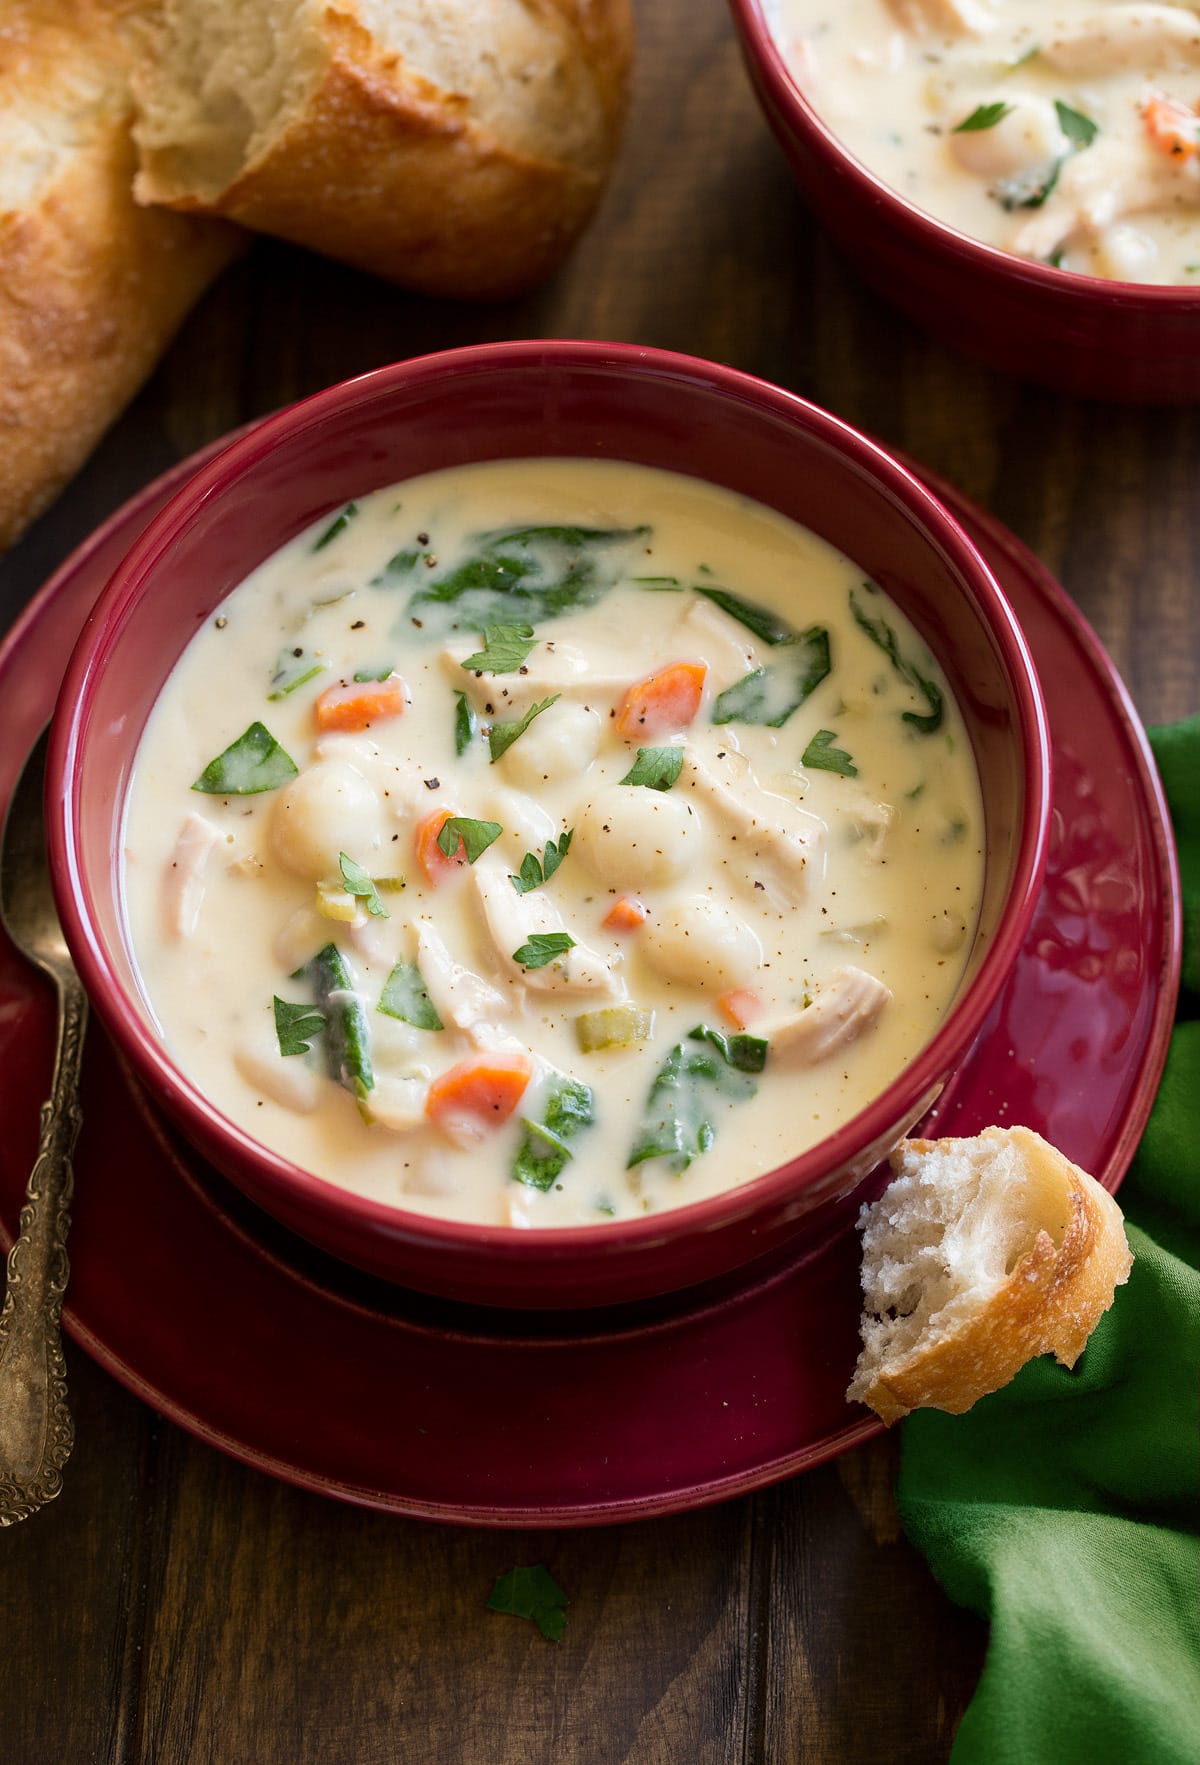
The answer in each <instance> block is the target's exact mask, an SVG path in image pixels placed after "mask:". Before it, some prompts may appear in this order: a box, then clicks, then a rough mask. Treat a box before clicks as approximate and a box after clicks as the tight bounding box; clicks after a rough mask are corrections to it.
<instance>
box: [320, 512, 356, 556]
mask: <svg viewBox="0 0 1200 1765" xmlns="http://www.w3.org/2000/svg"><path fill="white" fill-rule="evenodd" d="M357 513H358V504H357V503H347V504H346V506H345V508H344V509H343V510H342V512H341V514H340V515H338V516H337V517H336V519H335V520H333V521H331V522H330V523H329V526H328V527H327V528H326V529H325V531H324V533H322V535H321V537H320V538H319V539H318V540H316V541H315V542H314V544H313V548H312V549H313V551H314V552H323V551H324V550H325V547H326V546H327V545H328V544H329V542H330V541H331V540H334V539H336V538H337V536H338V534H339V533H344V532H345V531H346V529H347V527H349V525H350V523H351V521H353V519H354V517H355V515H357Z"/></svg>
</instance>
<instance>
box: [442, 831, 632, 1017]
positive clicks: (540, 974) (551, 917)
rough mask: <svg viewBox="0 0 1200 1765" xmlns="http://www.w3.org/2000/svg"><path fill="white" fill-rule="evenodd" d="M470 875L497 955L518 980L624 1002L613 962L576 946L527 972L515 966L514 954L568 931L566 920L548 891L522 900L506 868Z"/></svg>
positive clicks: (487, 867) (539, 988)
mask: <svg viewBox="0 0 1200 1765" xmlns="http://www.w3.org/2000/svg"><path fill="white" fill-rule="evenodd" d="M472 876H473V880H474V883H475V889H476V893H477V895H478V897H479V904H480V906H481V908H482V909H483V917H484V920H485V922H486V924H487V929H488V935H489V936H490V938H491V940H492V944H493V946H494V948H495V951H496V955H497V956H498V958H499V959H500V961H501V963H502V964H503V965H504V967H505V969H506V970H508V972H510V973H511V974H512V976H513V978H514V979H517V980H520V981H521V982H523V984H524V985H525V986H526V987H528V988H530V989H531V991H534V992H559V993H562V992H567V993H590V994H594V995H599V996H600V997H602V998H605V999H613V1000H617V999H623V998H624V997H625V985H624V982H623V981H622V980H621V979H620V977H619V976H618V975H617V974H616V972H615V971H614V969H613V967H612V965H611V963H610V962H609V961H607V960H606V958H605V957H603V956H601V955H600V954H599V953H598V952H597V951H595V950H592V949H590V948H589V947H588V946H587V945H586V944H583V943H580V942H578V941H576V943H575V944H574V945H573V947H572V948H571V949H569V950H567V951H566V952H565V953H564V954H563V955H562V956H556V957H555V958H554V959H553V961H551V962H548V963H546V964H545V966H544V967H542V968H523V967H522V966H521V964H520V963H519V962H515V961H514V960H513V953H514V951H516V950H519V949H520V948H521V946H522V945H523V944H525V943H527V942H528V940H529V939H530V938H532V937H536V936H538V935H546V934H553V933H555V932H566V930H567V924H566V921H565V920H564V918H563V916H562V914H561V913H560V912H559V910H558V908H557V907H556V906H555V904H554V902H553V901H552V900H551V898H550V896H549V895H548V894H547V893H546V891H545V890H544V889H534V890H531V891H530V892H529V893H528V894H525V895H518V893H517V891H516V890H515V889H514V888H513V886H512V878H511V876H510V875H509V872H508V870H507V869H506V868H505V866H504V865H503V864H499V863H492V862H489V861H488V860H487V859H486V858H485V859H481V860H480V862H479V863H478V864H476V865H475V866H474V868H473V871H472ZM568 935H569V934H568Z"/></svg>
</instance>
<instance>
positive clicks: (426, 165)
mask: <svg viewBox="0 0 1200 1765" xmlns="http://www.w3.org/2000/svg"><path fill="white" fill-rule="evenodd" d="M630 52H631V23H630V14H629V4H628V0H489V4H488V5H487V6H480V5H479V4H478V3H477V0H238V3H237V4H236V5H232V4H230V0H164V4H163V6H162V9H161V16H160V19H159V24H158V28H157V30H156V33H155V36H154V40H153V45H152V51H151V53H150V54H149V55H148V56H147V58H146V62H145V64H144V67H143V69H142V71H141V73H140V74H139V76H138V80H137V83H136V90H137V96H138V101H139V107H140V115H139V119H138V123H137V126H136V130H135V135H136V139H137V142H138V145H139V148H140V153H141V169H140V171H139V174H138V178H137V183H136V193H137V196H138V199H139V200H140V201H142V202H148V203H160V204H167V205H169V206H170V207H172V208H175V209H178V210H181V211H187V212H193V213H202V214H220V215H228V216H230V217H232V218H234V219H236V220H239V221H242V222H245V223H246V224H247V225H248V226H251V227H254V228H257V229H259V230H261V231H263V232H267V233H274V234H277V235H279V236H281V237H282V238H285V239H290V240H293V241H295V242H296V243H298V244H301V245H307V246H310V247H312V248H313V249H314V250H317V251H320V252H324V253H325V254H326V255H328V256H330V257H336V258H341V259H343V260H344V261H345V262H347V263H351V264H355V265H357V266H358V267H359V268H361V269H366V270H370V271H372V272H374V273H375V274H377V275H381V276H386V277H388V278H390V279H391V280H392V281H395V282H398V283H400V284H402V285H403V286H405V287H408V288H413V289H417V290H420V291H422V292H425V293H431V294H451V295H465V296H478V297H493V296H500V295H507V294H511V293H514V292H516V291H518V290H520V289H523V288H526V287H529V286H531V285H532V284H533V283H535V282H536V281H538V280H539V279H541V278H542V277H543V276H545V275H546V274H547V273H548V272H549V271H551V270H552V269H554V268H555V266H556V265H557V264H558V263H559V261H560V260H561V258H562V257H563V255H564V253H565V252H566V250H567V248H568V247H569V245H570V244H571V242H572V241H573V239H574V238H575V236H576V234H577V233H578V232H579V230H580V228H581V227H582V226H583V225H584V223H585V222H586V220H587V218H588V216H589V215H590V213H591V211H592V209H593V207H594V206H595V203H596V200H597V198H598V196H599V194H600V191H601V189H602V187H603V183H604V180H605V176H606V174H607V171H608V168H609V165H610V163H611V160H612V157H613V153H614V151H615V147H616V142H617V136H618V132H619V128H620V123H621V119H622V114H623V111H624V105H625V95H626V85H627V78H628V70H629V62H630Z"/></svg>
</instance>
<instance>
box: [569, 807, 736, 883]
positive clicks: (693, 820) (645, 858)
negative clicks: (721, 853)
mask: <svg viewBox="0 0 1200 1765" xmlns="http://www.w3.org/2000/svg"><path fill="white" fill-rule="evenodd" d="M575 851H576V852H577V853H578V855H579V857H580V858H582V860H583V862H584V863H585V864H586V865H587V867H588V869H589V870H590V871H591V872H592V875H593V876H595V877H596V878H598V880H599V881H600V882H602V883H604V884H605V885H606V886H607V887H609V888H617V889H624V888H630V889H643V888H651V887H653V886H655V885H660V886H661V885H662V884H664V883H671V882H677V881H678V880H679V879H680V878H681V877H683V876H686V875H687V873H688V872H689V871H690V870H691V869H693V867H694V866H695V865H696V864H697V863H699V862H701V861H702V860H703V859H704V857H705V855H706V853H707V851H708V838H707V830H706V828H705V825H704V821H703V819H702V817H701V814H700V811H699V810H698V809H697V807H696V805H695V803H693V802H691V801H690V800H689V799H688V798H687V797H686V796H684V794H683V793H682V792H668V791H653V790H644V789H643V788H642V787H641V786H640V785H611V786H609V787H607V788H606V789H605V790H604V791H602V792H598V793H597V794H596V796H594V797H593V798H592V799H591V800H590V801H589V802H587V803H585V804H584V807H583V808H582V809H581V810H580V812H579V816H578V818H577V820H576V824H575Z"/></svg>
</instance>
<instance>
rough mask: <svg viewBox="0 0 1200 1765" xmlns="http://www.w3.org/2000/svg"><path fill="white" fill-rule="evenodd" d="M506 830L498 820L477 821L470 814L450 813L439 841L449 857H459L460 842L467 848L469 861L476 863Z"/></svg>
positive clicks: (439, 835) (469, 862) (443, 824)
mask: <svg viewBox="0 0 1200 1765" xmlns="http://www.w3.org/2000/svg"><path fill="white" fill-rule="evenodd" d="M503 832H504V829H503V828H502V827H501V825H500V823H499V822H498V821H475V820H474V819H473V818H472V817H471V816H470V815H449V816H447V818H446V820H445V821H444V822H443V823H442V826H441V830H440V831H439V833H438V837H437V843H438V845H439V846H440V848H441V850H442V851H443V852H444V853H445V854H446V856H447V858H457V857H458V842H459V841H460V840H461V841H462V843H463V846H464V847H465V849H466V854H467V863H468V864H474V862H475V860H476V859H477V858H480V857H482V856H483V854H484V853H485V852H486V851H487V849H488V847H489V846H492V845H494V844H495V843H496V841H497V840H498V839H499V838H500V835H501V834H502V833H503Z"/></svg>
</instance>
